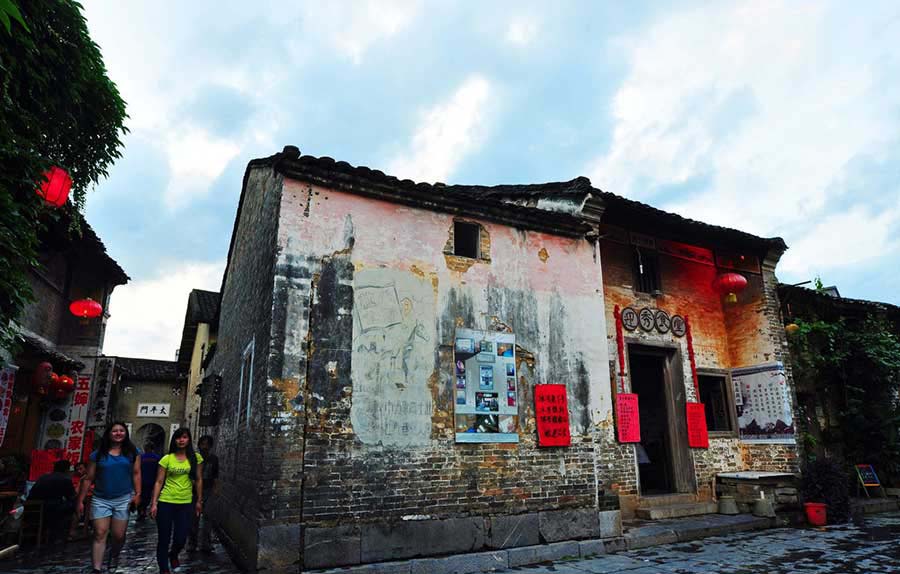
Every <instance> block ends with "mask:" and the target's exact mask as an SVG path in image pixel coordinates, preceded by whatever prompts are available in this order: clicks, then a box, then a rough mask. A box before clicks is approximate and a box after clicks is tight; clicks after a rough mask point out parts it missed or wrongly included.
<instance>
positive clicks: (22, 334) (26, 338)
mask: <svg viewBox="0 0 900 574" xmlns="http://www.w3.org/2000/svg"><path fill="white" fill-rule="evenodd" d="M17 337H18V338H19V340H20V341H21V342H22V346H23V347H25V349H26V350H27V351H29V352H31V353H32V354H33V355H36V356H37V357H39V358H41V359H43V360H46V361H48V362H49V363H51V364H53V366H54V368H55V369H57V371H58V372H65V371H66V370H68V369H71V370H74V371H81V370H82V369H84V367H85V365H84V363H82V362H81V361H79V360H78V359H73V358H72V357H70V356H68V355H66V354H65V353H60V352H59V351H57V350H56V349H55V348H54V347H53V344H52V343H50V342H49V341H47V340H46V339H44V338H42V337H40V336H38V335H36V334H35V333H32V332H31V331H29V330H27V329H25V328H23V327H21V326H20V327H19V332H18V333H17Z"/></svg>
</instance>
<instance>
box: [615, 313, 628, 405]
mask: <svg viewBox="0 0 900 574" xmlns="http://www.w3.org/2000/svg"><path fill="white" fill-rule="evenodd" d="M613 316H614V317H615V319H616V354H617V355H618V356H619V357H618V359H619V376H618V377H617V379H618V380H617V383H616V384H617V385H618V386H617V391H618V392H620V393H624V392H625V334H624V333H623V332H622V312H621V311H620V310H619V306H618V305H616V307H615V309H613Z"/></svg>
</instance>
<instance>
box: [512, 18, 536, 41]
mask: <svg viewBox="0 0 900 574" xmlns="http://www.w3.org/2000/svg"><path fill="white" fill-rule="evenodd" d="M537 32H538V23H537V21H536V20H535V19H534V18H533V17H530V16H524V15H519V16H516V17H515V18H513V19H512V21H510V23H509V26H508V27H507V28H506V41H507V42H509V43H510V44H515V45H517V46H526V45H528V44H531V42H532V40H534V38H535V37H536V36H537Z"/></svg>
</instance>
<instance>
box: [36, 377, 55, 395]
mask: <svg viewBox="0 0 900 574" xmlns="http://www.w3.org/2000/svg"><path fill="white" fill-rule="evenodd" d="M57 385H59V375H57V374H56V373H50V374H49V375H48V376H47V380H46V382H45V383H44V384H41V385H39V386H38V388H37V393H38V394H39V395H45V396H46V395H53V394H55V392H56V387H57Z"/></svg>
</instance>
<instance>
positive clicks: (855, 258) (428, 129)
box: [85, 0, 900, 359]
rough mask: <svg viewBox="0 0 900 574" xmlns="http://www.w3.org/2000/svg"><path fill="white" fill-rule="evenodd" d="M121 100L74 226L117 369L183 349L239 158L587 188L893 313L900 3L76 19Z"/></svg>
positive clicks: (145, 7) (381, 9)
mask: <svg viewBox="0 0 900 574" xmlns="http://www.w3.org/2000/svg"><path fill="white" fill-rule="evenodd" d="M85 8H86V16H87V19H88V26H89V28H90V30H91V34H92V36H93V38H94V40H95V41H96V42H97V43H98V44H99V45H100V47H101V50H102V51H103V55H104V58H105V61H106V64H107V67H108V71H109V75H110V76H111V78H112V79H113V80H114V81H115V82H116V83H117V84H118V86H119V88H120V90H121V92H122V94H123V96H124V98H125V99H126V101H127V102H128V112H129V115H130V119H129V121H128V126H129V128H130V129H131V132H130V133H129V134H128V135H127V137H126V138H125V149H124V157H123V158H122V159H121V160H120V161H119V162H118V163H117V164H116V165H115V166H114V167H113V168H112V170H111V171H110V177H109V179H107V180H105V181H103V182H101V184H100V185H99V186H97V189H96V190H94V191H93V192H92V193H90V194H89V196H88V204H87V216H88V220H89V221H90V222H91V224H92V225H93V227H94V228H95V229H96V230H97V231H98V233H99V234H100V236H101V238H102V239H103V240H104V242H105V243H106V246H107V248H108V250H109V252H110V253H111V255H112V256H113V257H114V258H115V259H117V260H118V261H119V262H120V263H121V264H122V266H123V267H124V268H125V270H126V271H127V272H128V273H129V274H130V275H131V276H132V278H133V280H132V283H131V284H129V285H128V286H126V287H120V288H118V289H117V290H116V292H115V294H114V295H113V300H112V302H111V305H110V312H111V315H112V317H111V319H110V322H109V328H108V331H107V339H106V347H105V352H106V353H108V354H119V355H130V356H142V357H153V358H162V359H172V358H174V352H175V349H176V347H177V346H178V339H179V336H180V331H181V323H182V321H183V317H184V309H185V306H186V304H187V295H188V292H189V291H190V289H191V288H193V287H197V288H205V289H211V290H218V288H219V284H220V281H221V275H222V270H223V269H224V259H225V256H226V254H227V250H228V242H229V239H230V234H231V228H232V224H233V220H234V213H235V209H236V206H237V199H238V195H239V193H240V185H241V179H242V175H243V171H244V168H245V166H246V164H247V162H248V161H249V160H250V159H252V158H255V157H262V156H267V155H270V154H272V153H274V152H276V151H279V150H280V149H281V148H282V147H283V146H284V145H285V144H294V145H297V146H298V147H300V149H301V150H302V151H303V153H309V154H313V155H327V156H331V157H334V158H335V159H339V160H345V161H348V162H350V163H353V164H356V165H368V166H370V167H374V168H378V169H381V170H383V171H386V172H388V173H392V174H394V175H397V176H400V177H407V178H410V179H415V180H420V181H444V182H447V183H479V184H497V183H528V182H541V181H557V180H566V179H570V178H572V177H575V176H577V175H587V176H588V177H590V178H591V181H592V182H593V184H594V186H595V187H599V188H601V189H603V190H606V191H611V192H613V193H618V194H620V195H624V196H627V197H631V198H634V199H638V200H641V201H645V202H649V203H652V204H653V205H656V206H658V207H661V208H663V209H667V210H671V211H676V212H678V213H681V214H683V215H686V216H688V217H693V218H696V219H701V220H704V221H707V222H710V223H716V224H720V225H727V226H731V227H736V228H739V229H743V230H745V231H749V232H751V233H755V234H758V235H764V236H773V235H780V236H782V237H784V238H785V240H786V241H787V243H788V245H789V246H790V247H791V249H790V250H789V251H788V253H787V254H786V255H785V257H784V258H783V259H782V263H781V265H780V266H779V278H780V279H781V280H782V281H786V282H799V281H804V280H807V279H812V278H813V277H814V276H815V275H820V276H821V277H822V279H823V281H824V282H825V283H826V284H837V285H838V287H839V288H840V290H841V293H842V294H843V295H845V296H848V297H858V298H866V299H874V300H879V301H887V302H891V303H895V304H900V265H898V239H897V238H898V233H897V232H898V227H900V51H898V50H896V40H895V38H893V36H891V31H895V30H896V29H897V28H898V26H900V6H898V5H897V4H896V3H892V2H883V3H878V2H869V3H867V4H866V9H865V10H854V9H853V7H852V5H851V4H849V3H845V2H812V1H811V2H790V3H789V2H777V1H773V2H766V1H758V0H757V1H749V2H724V1H723V2H715V3H705V2H684V3H682V2H654V3H649V2H646V3H638V2H635V3H620V2H617V3H614V2H605V3H599V2H587V1H585V2H555V3H550V2H522V1H519V2H487V3H473V2H462V1H460V2H415V1H384V2H375V1H365V0H357V1H354V2H350V1H347V2H329V3H325V2H258V3H251V4H248V3H246V2H242V3H237V2H225V1H218V2H199V1H198V2H190V3H186V2H185V3H182V2H163V3H145V2H112V1H110V0H105V1H87V2H85Z"/></svg>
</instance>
